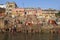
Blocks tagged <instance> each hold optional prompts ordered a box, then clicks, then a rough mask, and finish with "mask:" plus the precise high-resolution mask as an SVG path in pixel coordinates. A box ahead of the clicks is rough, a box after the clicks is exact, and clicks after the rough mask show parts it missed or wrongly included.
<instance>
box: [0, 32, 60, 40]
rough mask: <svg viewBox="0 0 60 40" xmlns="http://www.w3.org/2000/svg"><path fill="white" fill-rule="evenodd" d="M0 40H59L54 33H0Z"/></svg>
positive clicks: (59, 37)
mask: <svg viewBox="0 0 60 40" xmlns="http://www.w3.org/2000/svg"><path fill="white" fill-rule="evenodd" d="M0 40H60V34H57V33H54V34H49V33H35V34H33V33H28V34H26V33H8V34H7V33H3V34H2V33H0Z"/></svg>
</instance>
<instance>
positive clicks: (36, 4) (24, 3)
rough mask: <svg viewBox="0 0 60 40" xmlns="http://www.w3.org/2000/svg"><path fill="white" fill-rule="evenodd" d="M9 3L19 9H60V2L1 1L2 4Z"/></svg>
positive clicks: (45, 0) (43, 0)
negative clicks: (13, 3)
mask: <svg viewBox="0 0 60 40" xmlns="http://www.w3.org/2000/svg"><path fill="white" fill-rule="evenodd" d="M7 1H8V2H15V3H16V4H17V6H18V7H24V8H27V7H32V8H42V9H48V8H53V9H60V0H0V4H5V3H6V2H7Z"/></svg>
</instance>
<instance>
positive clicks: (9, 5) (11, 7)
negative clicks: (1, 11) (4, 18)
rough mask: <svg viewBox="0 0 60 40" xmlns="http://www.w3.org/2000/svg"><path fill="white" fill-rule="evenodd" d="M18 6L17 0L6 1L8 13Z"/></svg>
mask: <svg viewBox="0 0 60 40" xmlns="http://www.w3.org/2000/svg"><path fill="white" fill-rule="evenodd" d="M14 8H17V5H16V3H15V2H7V3H6V14H11V11H12V9H14Z"/></svg>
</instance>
